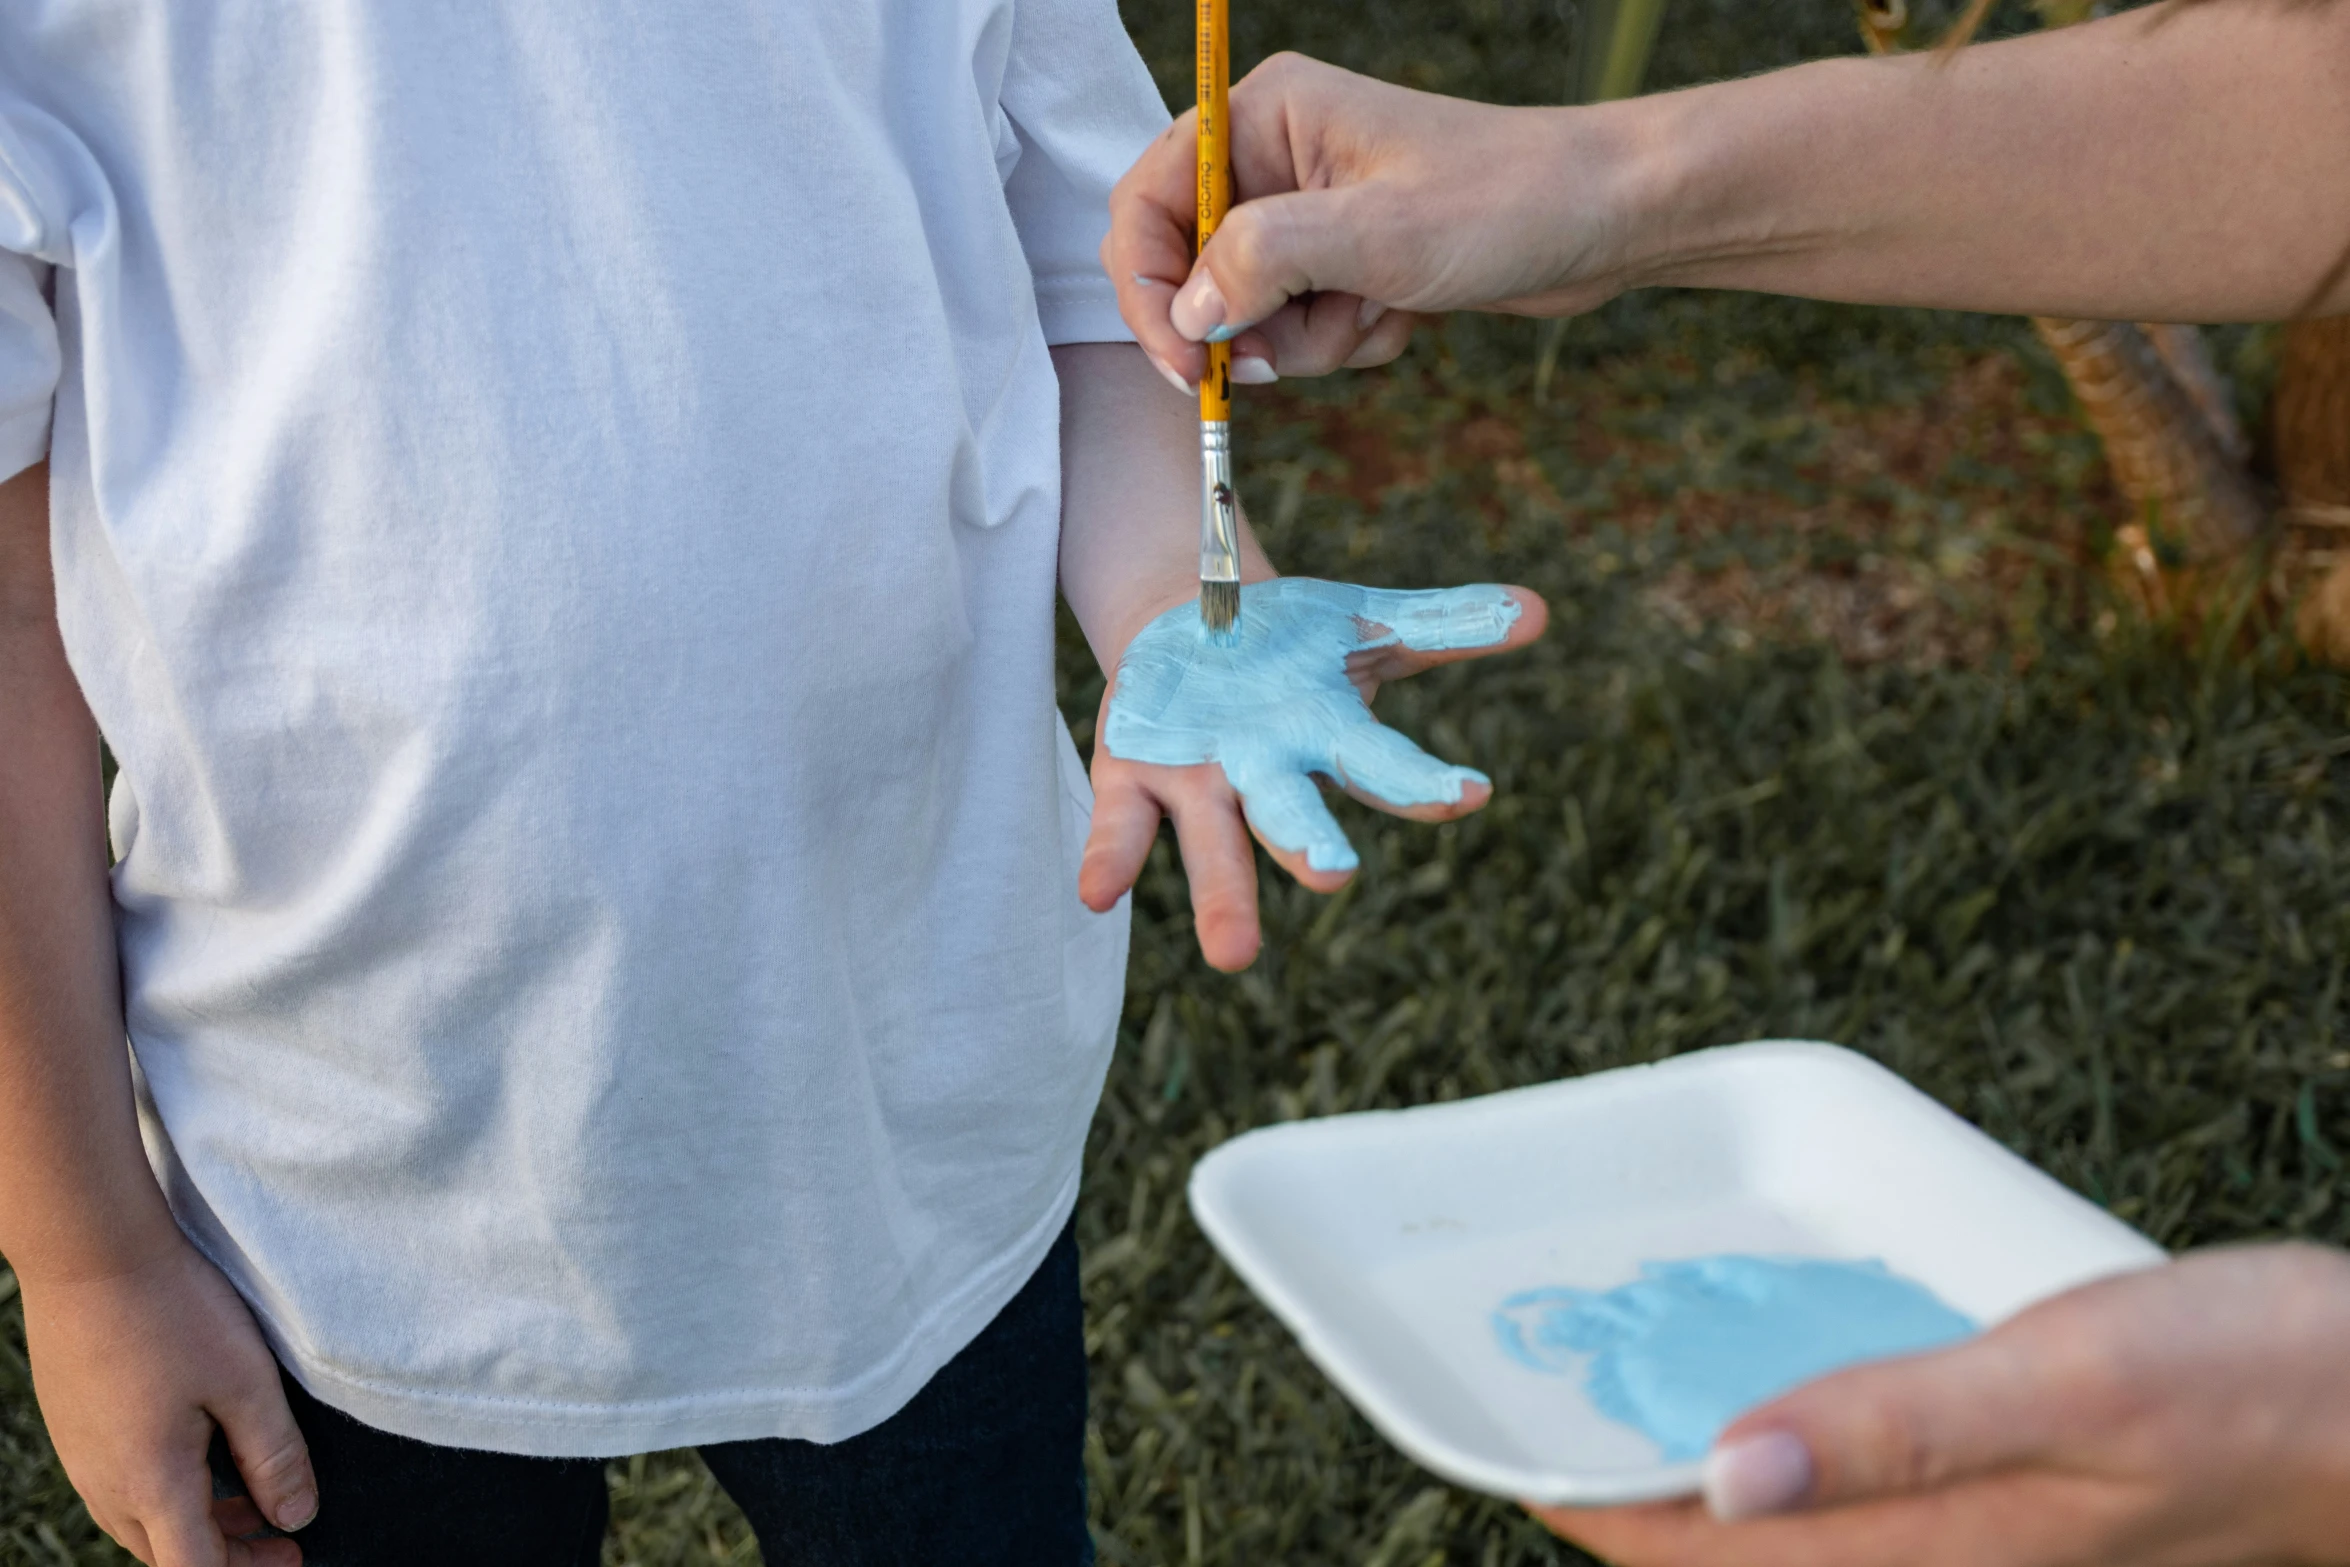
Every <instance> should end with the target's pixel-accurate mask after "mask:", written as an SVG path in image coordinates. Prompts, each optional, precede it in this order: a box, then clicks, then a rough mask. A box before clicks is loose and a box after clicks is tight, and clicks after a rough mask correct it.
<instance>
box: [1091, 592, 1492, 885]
mask: <svg viewBox="0 0 2350 1567" xmlns="http://www.w3.org/2000/svg"><path fill="white" fill-rule="evenodd" d="M1518 615H1519V605H1518V601H1517V600H1516V599H1515V598H1513V597H1512V596H1511V595H1510V594H1509V593H1508V592H1507V591H1506V590H1504V589H1502V588H1499V587H1493V586H1489V585H1485V584H1477V585H1474V586H1470V587H1462V588H1444V589H1438V590H1435V591H1430V592H1418V593H1407V592H1397V591H1393V590H1390V589H1385V588H1362V587H1356V586H1354V585H1353V584H1351V583H1344V582H1318V581H1315V580H1313V579H1311V578H1306V577H1282V578H1279V579H1276V580H1275V581H1272V582H1260V583H1252V584H1250V585H1249V586H1247V587H1244V588H1243V589H1241V609H1240V637H1239V639H1238V641H1237V642H1236V643H1233V644H1229V645H1227V644H1223V643H1219V642H1217V641H1214V640H1211V639H1210V638H1208V637H1207V636H1205V635H1203V634H1202V632H1201V630H1200V624H1199V610H1198V608H1197V607H1196V606H1195V605H1192V604H1185V605H1182V606H1180V607H1178V608H1175V609H1171V610H1169V611H1167V612H1166V613H1165V614H1163V615H1161V616H1160V617H1159V618H1158V619H1156V620H1154V621H1152V622H1151V623H1150V624H1149V625H1148V626H1146V627H1144V628H1143V630H1142V632H1141V634H1140V635H1138V636H1137V637H1136V638H1135V639H1134V641H1133V643H1132V644H1131V645H1130V646H1129V647H1128V648H1127V649H1126V655H1125V657H1124V658H1123V659H1121V660H1120V661H1119V664H1118V685H1117V690H1116V693H1115V694H1114V695H1113V696H1112V697H1111V699H1110V710H1109V718H1108V721H1107V723H1106V724H1105V726H1104V728H1103V734H1102V742H1103V744H1104V745H1105V746H1107V747H1108V749H1109V752H1110V754H1111V755H1112V756H1115V757H1120V758H1123V759H1125V760H1127V761H1135V762H1148V763H1154V764H1158V765H1162V766H1173V767H1184V766H1190V765H1193V764H1196V763H1200V762H1220V763H1222V764H1223V768H1224V776H1225V778H1226V779H1227V780H1228V781H1229V782H1230V783H1231V785H1232V787H1233V789H1234V790H1236V791H1237V792H1238V793H1239V795H1240V797H1241V803H1242V807H1243V809H1245V810H1246V812H1247V814H1248V819H1249V822H1250V824H1251V825H1252V826H1254V827H1255V828H1256V830H1257V832H1258V834H1259V835H1260V836H1262V837H1263V838H1264V840H1265V841H1266V842H1267V843H1269V844H1271V845H1273V846H1274V847H1276V848H1279V849H1285V850H1289V851H1292V852H1300V853H1303V854H1304V855H1305V858H1306V864H1307V865H1309V866H1310V867H1312V868H1313V869H1314V870H1317V871H1345V870H1352V869H1353V868H1354V867H1355V865H1356V863H1357V861H1356V856H1355V851H1354V848H1353V846H1352V845H1351V844H1349V843H1348V842H1347V840H1346V834H1345V833H1344V832H1343V831H1341V830H1340V829H1339V826H1338V822H1337V819H1336V818H1335V817H1333V816H1332V815H1331V814H1330V811H1329V808H1328V807H1327V806H1326V805H1324V804H1323V801H1322V793H1321V790H1320V789H1319V788H1317V787H1316V786H1315V783H1314V775H1315V774H1317V773H1318V774H1321V775H1322V776H1324V777H1327V778H1330V779H1332V780H1334V781H1335V782H1337V783H1339V784H1341V785H1344V786H1345V787H1347V788H1349V789H1352V790H1354V791H1356V792H1358V793H1361V794H1365V795H1369V796H1371V797H1373V798H1375V799H1378V800H1381V801H1384V802H1385V803H1387V804H1389V805H1393V806H1399V807H1411V806H1417V805H1435V804H1454V803H1457V802H1458V801H1459V800H1460V798H1461V792H1462V790H1463V788H1464V787H1465V786H1467V785H1469V784H1472V783H1476V784H1482V783H1484V782H1486V778H1485V775H1484V774H1482V773H1480V772H1477V771H1476V770H1475V769H1473V768H1468V767H1455V766H1452V765H1451V764H1449V763H1446V762H1441V761H1438V760H1437V759H1436V758H1435V757H1433V756H1430V755H1429V754H1428V753H1427V752H1425V751H1423V750H1421V749H1420V748H1419V747H1418V746H1416V745H1414V744H1413V743H1412V742H1411V741H1409V740H1407V739H1405V738H1404V737H1403V736H1402V735H1400V734H1398V733H1396V732H1395V731H1394V730H1392V729H1389V728H1388V727H1386V726H1385V725H1384V724H1381V723H1380V722H1379V720H1378V719H1376V718H1374V717H1372V716H1371V709H1370V707H1369V706H1368V704H1366V703H1365V702H1364V700H1363V694H1362V692H1361V691H1360V690H1359V689H1357V687H1356V685H1355V682H1354V680H1353V679H1352V678H1351V677H1350V674H1349V670H1348V660H1349V659H1351V658H1353V657H1354V656H1355V655H1357V654H1360V653H1364V652H1368V651H1371V650H1373V649H1378V648H1385V647H1403V648H1408V649H1411V650H1413V651H1415V652H1423V653H1444V652H1453V651H1457V650H1460V649H1466V648H1482V647H1495V646H1498V645H1499V644H1500V643H1502V642H1503V641H1504V640H1505V639H1507V638H1508V636H1509V634H1510V628H1511V626H1512V625H1513V624H1514V623H1515V622H1516V621H1517V619H1518Z"/></svg>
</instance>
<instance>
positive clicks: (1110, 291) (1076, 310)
mask: <svg viewBox="0 0 2350 1567" xmlns="http://www.w3.org/2000/svg"><path fill="white" fill-rule="evenodd" d="M1036 315H1037V319H1038V320H1039V321H1041V322H1042V323H1043V324H1044V340H1045V342H1046V343H1048V344H1049V345H1051V346H1052V347H1055V348H1058V347H1060V346H1061V345H1062V344H1064V343H1131V342H1133V341H1134V334H1133V333H1132V332H1130V331H1128V330H1127V327H1126V318H1125V317H1123V316H1121V315H1119V314H1118V291H1117V290H1116V289H1114V288H1112V287H1111V286H1110V280H1109V279H1108V278H1088V279H1085V280H1083V281H1073V282H1068V283H1058V284H1039V285H1038V287H1037V290H1036Z"/></svg>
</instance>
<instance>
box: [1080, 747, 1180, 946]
mask: <svg viewBox="0 0 2350 1567" xmlns="http://www.w3.org/2000/svg"><path fill="white" fill-rule="evenodd" d="M1103 760H1104V761H1105V762H1107V763H1109V765H1108V766H1097V767H1096V768H1095V769H1094V781H1095V789H1094V797H1093V830H1092V831H1091V832H1090V833H1088V834H1087V835H1086V839H1085V858H1084V860H1083V862H1082V863H1081V864H1080V865H1079V866H1078V870H1077V896H1078V897H1079V898H1080V899H1081V900H1083V902H1084V904H1085V906H1086V907H1087V908H1089V909H1091V910H1093V911H1094V913H1096V914H1107V913H1108V912H1109V911H1110V910H1111V909H1112V908H1114V907H1115V906H1116V905H1117V902H1118V900H1119V899H1120V898H1123V897H1124V896H1126V892H1127V889H1128V888H1130V887H1132V886H1133V885H1134V882H1135V878H1136V877H1138V876H1140V875H1141V874H1142V867H1143V863H1144V862H1145V861H1146V860H1148V859H1149V858H1150V853H1151V845H1152V844H1154V843H1156V842H1157V841H1158V838H1159V817H1160V814H1161V812H1160V809H1159V802H1158V800H1157V798H1156V797H1155V796H1153V795H1152V794H1151V792H1150V791H1149V790H1147V789H1145V788H1143V787H1142V786H1141V785H1140V784H1138V783H1136V782H1134V781H1132V780H1131V779H1129V778H1127V777H1124V776H1122V774H1121V772H1120V768H1119V764H1118V762H1117V759H1116V758H1115V757H1105V758H1103Z"/></svg>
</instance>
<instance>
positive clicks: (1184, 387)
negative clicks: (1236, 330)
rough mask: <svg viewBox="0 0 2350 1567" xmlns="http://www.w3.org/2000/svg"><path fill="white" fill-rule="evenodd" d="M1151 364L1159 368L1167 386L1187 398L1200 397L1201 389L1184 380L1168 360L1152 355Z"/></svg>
mask: <svg viewBox="0 0 2350 1567" xmlns="http://www.w3.org/2000/svg"><path fill="white" fill-rule="evenodd" d="M1150 362H1151V363H1152V364H1153V365H1154V366H1156V367H1157V369H1158V372H1159V374H1161V375H1163V376H1165V377H1166V378H1167V384H1168V385H1169V386H1171V387H1173V388H1175V390H1177V391H1178V392H1181V393H1182V394H1183V395H1184V396H1186V397H1196V396H1198V395H1199V388H1198V387H1196V386H1194V385H1192V384H1191V383H1190V382H1189V381H1186V380H1185V379H1183V375H1182V373H1181V372H1180V371H1178V370H1177V369H1176V368H1175V367H1174V366H1173V365H1171V364H1169V363H1167V361H1166V360H1164V359H1161V358H1160V357H1159V356H1158V355H1157V354H1152V355H1150ZM1236 373H1237V372H1236Z"/></svg>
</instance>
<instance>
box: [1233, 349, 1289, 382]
mask: <svg viewBox="0 0 2350 1567" xmlns="http://www.w3.org/2000/svg"><path fill="white" fill-rule="evenodd" d="M1232 379H1233V380H1235V381H1238V382H1239V383H1240V384H1241V385H1242V386H1271V385H1272V384H1273V383H1274V382H1275V381H1278V380H1280V379H1281V372H1280V371H1278V370H1276V369H1274V368H1273V362H1272V361H1271V360H1269V359H1265V358H1263V357H1261V356H1259V355H1256V354H1235V355H1233V357H1232Z"/></svg>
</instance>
